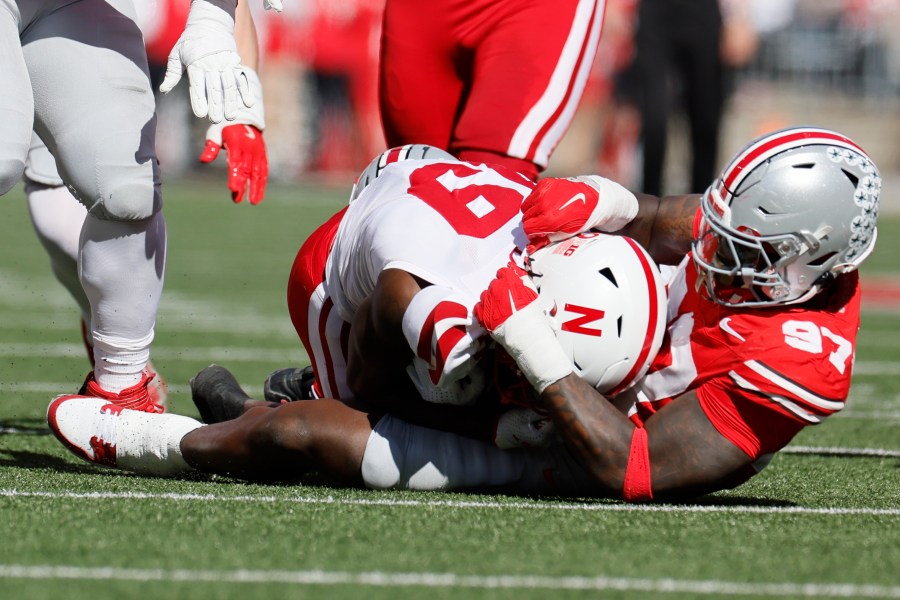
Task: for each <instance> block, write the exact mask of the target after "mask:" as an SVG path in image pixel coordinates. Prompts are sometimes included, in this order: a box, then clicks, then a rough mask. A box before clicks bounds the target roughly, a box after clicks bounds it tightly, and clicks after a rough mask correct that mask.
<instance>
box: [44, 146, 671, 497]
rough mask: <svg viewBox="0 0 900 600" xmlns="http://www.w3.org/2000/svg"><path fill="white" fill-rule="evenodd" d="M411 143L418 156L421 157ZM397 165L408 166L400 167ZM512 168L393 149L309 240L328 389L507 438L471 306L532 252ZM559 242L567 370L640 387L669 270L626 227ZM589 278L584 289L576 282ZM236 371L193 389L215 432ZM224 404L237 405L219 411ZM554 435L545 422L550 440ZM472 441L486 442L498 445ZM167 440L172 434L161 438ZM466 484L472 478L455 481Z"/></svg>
mask: <svg viewBox="0 0 900 600" xmlns="http://www.w3.org/2000/svg"><path fill="white" fill-rule="evenodd" d="M412 152H416V153H417V154H416V156H415V157H412V158H411V157H410V154H411V153H412ZM426 155H427V156H426ZM416 158H418V160H417V159H416ZM402 159H405V160H402ZM393 161H400V162H397V163H396V164H393V165H388V166H385V165H386V164H388V163H390V162H393ZM382 169H383V173H382V174H381V176H378V174H379V171H381V170H382ZM498 169H500V168H497V167H493V168H492V167H488V166H487V165H484V164H472V163H466V162H461V161H457V160H455V159H453V158H452V157H451V156H449V155H448V154H446V153H445V152H442V151H439V150H436V149H434V148H428V147H425V148H423V147H412V148H409V147H406V148H400V149H396V150H392V151H388V152H386V153H385V154H384V155H383V156H382V157H379V159H377V160H376V161H375V162H373V164H372V165H371V166H370V168H369V169H367V171H366V172H365V173H364V174H363V175H362V176H361V177H360V179H359V180H358V182H357V185H356V186H355V189H354V192H353V194H352V199H351V203H350V205H349V206H348V207H347V208H346V209H345V210H343V211H341V212H339V213H338V214H337V215H336V216H335V217H334V218H333V219H332V220H330V221H329V222H327V223H325V224H324V225H323V226H322V227H321V228H320V229H319V230H317V232H315V233H314V234H313V235H312V236H310V238H309V239H308V240H307V241H306V242H305V243H304V245H303V247H302V248H301V250H300V252H299V253H298V255H297V260H296V261H295V264H294V268H293V270H292V274H291V282H290V286H291V287H290V290H289V298H290V299H289V303H290V305H291V315H292V318H293V320H294V322H295V323H296V324H297V328H298V332H299V333H300V335H301V338H302V339H303V341H304V344H305V345H306V347H307V350H308V352H309V354H310V356H314V357H315V364H316V375H317V379H318V382H317V383H316V388H317V392H318V393H323V391H327V392H328V393H331V394H333V395H334V396H335V397H336V398H339V399H340V400H341V402H339V403H338V404H344V405H345V406H348V407H349V406H359V407H363V406H365V407H367V408H366V409H365V410H366V411H367V412H369V413H371V414H372V415H375V414H376V413H377V414H382V413H384V412H385V410H390V411H391V412H392V413H393V414H394V415H395V417H396V416H397V415H403V416H404V417H407V418H408V419H409V420H411V421H414V422H418V423H424V424H426V425H429V426H431V427H433V428H435V429H447V428H452V429H455V430H456V431H462V432H464V433H465V434H466V435H467V436H470V437H471V438H480V439H482V440H492V439H494V440H496V438H495V432H494V431H493V428H494V425H495V423H497V414H498V409H502V407H501V406H499V405H498V404H497V402H496V400H497V398H496V396H497V392H496V390H495V388H494V387H493V386H494V376H493V372H492V369H491V363H490V358H489V357H490V350H489V349H488V348H487V347H486V345H487V344H486V342H487V340H486V336H485V335H484V330H483V329H482V328H481V327H480V325H479V324H478V323H477V322H475V321H474V319H473V318H472V308H473V307H474V305H475V304H476V302H477V300H478V297H479V294H480V293H481V292H482V291H484V289H485V288H486V286H487V284H488V282H490V281H491V279H492V278H493V276H494V274H495V273H496V271H497V269H498V268H500V267H503V266H505V265H507V264H508V263H509V262H510V259H511V257H512V256H514V255H516V249H517V247H518V248H519V249H521V248H523V247H524V245H525V243H526V239H525V237H524V236H523V232H522V229H521V215H520V213H519V207H520V206H521V203H522V200H523V199H524V198H525V197H526V196H527V195H528V194H529V193H530V191H531V190H532V189H533V187H534V184H533V183H532V182H531V181H530V180H529V179H527V178H525V177H523V176H522V175H520V174H517V173H513V172H509V171H506V170H502V169H501V170H498ZM373 180H374V181H373ZM597 181H598V184H599V185H602V186H603V187H604V189H605V191H606V192H607V199H608V200H609V202H608V203H607V206H608V207H610V210H609V211H607V214H606V217H607V218H606V219H605V220H606V223H607V225H608V226H609V227H611V228H619V227H621V226H622V225H623V224H624V223H626V222H627V221H629V220H630V219H632V218H633V217H634V216H635V212H636V211H637V208H638V207H637V201H636V199H635V197H634V196H633V195H632V194H631V193H630V192H627V191H626V190H624V188H621V187H620V186H618V185H616V184H614V183H612V182H608V181H601V180H599V179H598V180H597ZM613 209H615V210H613ZM555 250H558V251H553V252H551V251H549V250H548V251H547V252H546V253H545V254H546V256H544V257H538V256H535V257H533V258H532V259H531V261H530V263H529V268H530V269H532V270H533V271H534V272H535V273H538V272H539V273H541V281H542V283H541V284H540V285H541V288H542V294H543V297H544V298H545V300H547V303H548V310H551V311H552V312H554V313H555V314H556V315H557V317H558V329H559V331H558V332H557V335H559V337H560V339H561V340H569V342H571V345H570V356H569V357H567V358H566V360H565V364H564V365H563V367H564V368H567V369H568V370H571V369H572V368H573V366H572V365H573V360H574V361H577V362H579V363H580V364H579V368H580V369H581V371H580V372H581V373H582V375H583V376H584V377H586V378H590V379H591V380H592V382H593V383H594V384H596V385H598V387H600V388H601V389H603V390H604V391H609V390H611V389H612V388H613V387H615V386H624V385H627V383H628V382H629V381H631V380H633V379H635V378H637V377H639V376H640V374H641V372H642V371H643V370H645V369H646V368H647V366H648V365H649V362H650V360H651V359H652V356H653V355H654V354H655V351H656V349H657V348H658V346H659V344H660V343H661V341H662V333H663V323H664V318H663V315H664V310H665V295H664V288H663V285H662V281H661V278H660V276H659V274H658V271H657V270H656V267H655V265H654V264H653V263H652V261H651V260H650V259H649V257H648V255H647V254H646V251H644V250H643V249H642V248H641V247H640V246H638V245H637V244H636V243H634V242H632V241H630V240H628V239H627V238H624V237H614V236H598V235H589V236H585V237H583V238H579V239H578V240H576V241H573V242H566V246H565V248H558V249H555ZM563 270H565V273H562V271H563ZM323 273H324V277H323ZM557 274H558V275H561V276H560V277H557V278H556V279H554V275H557ZM575 277H577V279H576V281H577V282H578V284H579V285H577V286H571V285H568V284H570V283H571V282H572V281H573V278H575ZM598 292H599V293H598ZM601 297H602V298H601ZM626 346H627V347H626ZM604 361H605V362H604ZM601 362H603V363H604V364H603V365H600V363H601ZM507 364H511V362H510V363H507ZM223 371H224V370H222V369H221V368H219V369H218V370H216V368H215V367H214V368H212V369H207V370H204V372H202V373H201V374H199V375H198V376H197V377H196V378H195V381H194V385H193V388H194V390H193V391H194V392H195V395H196V394H197V393H198V391H199V392H202V393H204V394H207V395H208V396H209V397H208V398H206V399H205V404H201V403H198V406H199V407H200V408H201V412H204V413H206V414H204V417H205V420H207V421H208V422H211V423H216V422H221V421H224V422H222V423H219V424H218V425H213V427H216V428H218V429H219V430H220V431H221V432H222V433H223V434H225V433H226V432H227V431H230V430H231V428H232V425H231V423H232V421H231V419H233V418H235V417H238V416H239V415H242V413H244V409H245V403H246V401H247V400H248V397H247V396H246V395H245V394H243V393H242V392H241V391H240V390H239V388H237V389H235V388H236V383H235V382H234V381H233V379H231V378H230V376H229V375H228V374H227V371H226V372H224V373H223ZM510 376H511V377H512V372H511V373H510ZM198 379H203V380H205V383H198V381H197V380H198ZM223 385H224V386H226V387H227V386H231V387H232V390H231V392H229V393H227V394H225V396H227V398H226V397H223V394H221V393H220V392H221V391H222V390H221V387H222V386H223ZM519 387H521V386H519ZM504 391H506V390H504ZM82 399H83V398H82ZM195 399H196V397H195ZM423 399H424V400H427V402H423ZM504 399H505V400H515V399H516V398H514V397H513V395H512V394H506V395H505V396H504ZM217 400H224V402H223V403H222V405H220V406H215V402H216V401H217ZM519 400H520V401H527V399H526V398H522V399H519ZM332 403H334V400H331V399H329V400H327V401H323V402H321V403H320V402H319V401H315V403H314V404H312V405H311V406H319V405H320V404H321V405H322V406H323V407H324V408H325V409H326V410H327V411H330V410H339V411H342V409H340V408H337V409H329V408H327V407H328V406H329V405H331V404H332ZM296 404H298V403H292V404H285V405H283V406H279V405H278V404H277V403H276V404H274V405H266V404H265V403H264V404H263V406H265V410H266V411H267V413H268V412H272V416H275V415H276V413H277V414H281V415H284V418H285V419H286V420H285V421H284V422H285V424H287V423H288V422H289V420H290V417H289V415H290V414H291V413H292V412H293V411H294V409H293V406H294V405H296ZM299 404H304V403H299ZM70 406H75V405H68V404H67V405H66V407H67V408H66V409H65V410H63V411H62V412H60V411H59V410H56V409H51V415H52V416H51V417H50V419H51V422H52V423H54V426H56V425H59V424H60V423H62V422H66V421H68V418H67V417H66V416H63V415H64V413H68V408H69V407H70ZM204 406H206V408H207V409H208V410H206V411H204ZM273 406H274V409H275V410H274V411H273V410H272V408H273ZM523 411H524V419H525V420H527V419H530V418H535V415H536V413H533V412H532V411H527V410H526V409H524V408H523V409H519V408H513V409H511V410H508V411H504V412H503V413H502V414H503V415H504V416H505V415H508V414H510V413H512V414H513V415H517V416H519V418H522V417H523ZM130 412H131V411H129V413H126V415H128V414H130ZM361 414H362V413H361ZM245 418H248V417H245V416H241V417H240V419H238V420H241V419H245ZM167 420H168V421H169V422H171V424H172V427H175V428H176V429H178V430H179V431H180V432H181V433H183V430H181V428H182V427H196V426H198V425H199V423H197V422H196V421H193V420H191V419H186V418H183V417H177V416H175V415H170V416H168V417H167ZM150 422H156V423H159V421H156V420H151V421H148V423H150ZM245 422H246V421H245ZM386 423H387V422H386ZM523 425H524V427H523V428H522V429H521V430H520V432H521V433H524V434H525V436H526V437H528V441H530V442H531V443H537V442H546V441H549V440H546V439H544V440H542V439H537V438H538V437H539V436H534V435H532V434H534V433H535V432H532V431H531V430H530V429H529V427H528V426H529V423H528V422H525V423H523ZM61 426H62V427H63V428H65V425H61ZM150 429H156V430H157V431H160V432H161V431H163V430H170V431H171V427H163V428H162V429H159V428H154V427H151V428H150ZM549 429H550V428H549V426H548V427H547V428H543V430H542V431H543V432H544V434H545V437H548V436H546V432H548V431H549ZM328 430H329V428H328V427H323V429H322V430H321V431H322V432H326V431H328ZM420 430H421V431H423V432H427V431H431V430H429V429H424V428H420ZM148 431H149V429H148ZM246 431H247V432H249V431H250V429H249V428H248V429H247V430H246ZM537 433H540V432H537ZM126 437H127V436H126ZM456 437H457V436H456V435H455V434H450V437H449V438H448V439H450V440H452V439H454V438H456ZM60 439H61V440H63V441H64V443H66V444H67V445H68V446H69V447H70V448H75V447H77V445H78V444H77V442H76V443H74V444H73V443H71V442H70V441H68V440H69V438H68V436H67V434H61V437H60ZM119 439H125V438H119ZM167 439H171V438H167ZM378 439H382V438H381V437H379V438H378ZM461 439H463V438H461ZM464 440H465V441H464V442H463V443H464V444H465V443H469V442H472V443H475V444H476V447H480V445H481V444H484V443H489V442H486V441H476V440H475V439H469V438H464ZM498 441H499V440H498ZM507 441H509V440H507ZM513 441H515V440H513ZM524 441H525V440H521V439H520V443H522V442H524ZM153 445H154V446H156V447H158V448H162V447H168V445H169V442H168V441H165V440H163V439H162V438H160V439H158V440H157V441H156V442H153ZM507 445H511V444H507ZM101 446H102V444H101ZM127 453H128V452H127V451H125V452H124V453H123V452H112V450H111V449H110V448H108V447H106V446H103V447H102V448H99V449H96V448H95V449H94V450H91V451H90V455H91V456H92V459H94V460H96V461H98V462H109V461H110V460H111V459H112V460H117V459H116V456H124V454H127ZM377 454H378V453H376V455H377ZM223 456H224V455H223ZM499 456H500V457H501V460H505V458H506V457H505V456H503V455H499ZM247 458H248V459H249V458H250V456H249V455H248V457H247ZM451 459H452V460H456V467H457V468H461V469H464V470H465V471H466V472H469V473H471V474H472V476H475V477H477V478H478V480H480V481H488V480H489V479H490V478H487V479H485V476H486V475H488V474H489V471H488V472H485V471H483V470H481V469H478V468H473V466H472V465H471V464H470V463H469V462H468V461H466V460H461V461H460V460H459V459H458V457H456V456H455V455H454V456H452V457H451ZM127 461H128V459H125V462H124V463H119V462H118V461H117V463H116V464H121V465H124V464H127ZM490 462H491V461H490V460H489V461H487V463H486V464H490ZM383 477H384V475H383V474H372V475H371V479H372V481H371V484H372V485H383V484H379V483H376V481H377V480H383ZM453 485H468V484H467V483H466V482H465V481H455V480H454V484H453Z"/></svg>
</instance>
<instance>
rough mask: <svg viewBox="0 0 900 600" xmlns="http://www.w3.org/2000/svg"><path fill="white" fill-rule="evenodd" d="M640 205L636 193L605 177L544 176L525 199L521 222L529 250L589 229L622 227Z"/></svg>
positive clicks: (608, 229) (611, 229) (612, 229)
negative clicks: (562, 177)
mask: <svg viewBox="0 0 900 600" xmlns="http://www.w3.org/2000/svg"><path fill="white" fill-rule="evenodd" d="M601 197H602V198H601ZM637 209H638V205H637V198H635V196H634V194H632V193H631V192H629V191H628V190H626V189H625V188H623V187H622V186H620V185H619V184H617V183H615V182H613V181H610V180H609V179H604V178H603V177H598V176H596V175H589V176H582V177H569V178H566V179H557V178H547V179H542V180H540V181H539V182H538V183H537V186H536V187H535V188H534V190H533V191H532V192H531V194H529V195H528V197H527V198H525V201H524V202H523V203H522V226H523V227H524V229H525V234H526V235H527V236H528V239H529V241H530V242H531V243H530V244H529V246H528V253H529V254H530V253H532V252H534V251H535V250H538V249H540V248H543V247H544V246H546V245H547V244H549V243H550V242H558V241H560V240H564V239H567V238H570V237H572V236H574V235H578V234H579V233H583V232H585V231H587V230H589V229H595V228H596V229H600V230H601V231H607V232H609V231H616V230H618V229H621V228H622V227H624V226H625V225H627V224H628V223H629V222H630V221H631V220H632V219H633V218H634V217H635V215H637Z"/></svg>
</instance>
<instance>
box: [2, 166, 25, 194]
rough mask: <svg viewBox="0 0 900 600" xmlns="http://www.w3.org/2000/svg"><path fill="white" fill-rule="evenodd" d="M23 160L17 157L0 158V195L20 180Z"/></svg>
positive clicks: (23, 167)
mask: <svg viewBox="0 0 900 600" xmlns="http://www.w3.org/2000/svg"><path fill="white" fill-rule="evenodd" d="M23 173H25V161H24V160H22V159H17V158H0V196H2V195H3V194H5V193H7V192H8V191H9V190H11V189H13V188H14V187H15V185H16V184H17V183H19V182H20V181H21V180H22V174H23Z"/></svg>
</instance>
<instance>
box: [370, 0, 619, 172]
mask: <svg viewBox="0 0 900 600" xmlns="http://www.w3.org/2000/svg"><path fill="white" fill-rule="evenodd" d="M605 8H606V2H605V0H562V1H561V0H557V1H554V2H547V1H539V2H521V1H520V0H499V1H498V0H475V1H473V0H445V1H439V2H431V3H429V5H428V10H427V11H423V10H422V5H421V3H420V2H417V1H416V0H388V2H387V3H386V5H385V12H384V20H383V27H382V34H381V35H382V36H381V62H380V65H379V105H380V107H381V119H382V124H383V126H384V132H385V139H386V141H387V144H388V146H389V147H394V146H402V145H404V144H412V143H421V144H429V145H431V146H436V147H438V148H443V149H445V150H447V151H449V152H450V153H451V154H453V155H454V156H457V157H458V158H460V159H462V160H466V161H469V162H486V163H488V164H500V165H503V166H504V167H506V168H509V169H512V170H514V171H516V172H518V173H522V174H523V175H525V176H527V177H529V178H530V179H532V180H536V179H537V176H538V173H540V172H541V171H543V170H544V169H545V168H546V167H547V162H548V160H549V158H550V154H551V153H552V152H553V150H554V149H555V148H556V145H557V144H558V143H559V141H560V140H561V139H562V136H563V134H564V133H565V132H566V130H567V129H568V127H569V124H570V123H571V121H572V116H573V114H574V113H575V109H576V108H577V106H578V103H579V101H580V100H581V95H582V92H583V91H584V86H585V82H586V81H587V78H588V74H589V72H590V70H591V64H592V63H593V61H594V56H595V55H596V53H597V44H598V43H599V40H600V32H601V29H602V26H603V17H604V12H605Z"/></svg>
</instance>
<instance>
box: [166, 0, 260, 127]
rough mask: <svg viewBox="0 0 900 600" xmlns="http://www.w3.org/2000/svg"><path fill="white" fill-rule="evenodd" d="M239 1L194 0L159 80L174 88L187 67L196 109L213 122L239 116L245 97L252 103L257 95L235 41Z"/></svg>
mask: <svg viewBox="0 0 900 600" xmlns="http://www.w3.org/2000/svg"><path fill="white" fill-rule="evenodd" d="M235 6H236V0H192V2H191V10H190V12H189V13H188V19H187V24H186V25H185V27H184V32H183V33H182V34H181V37H180V38H178V41H177V42H176V43H175V46H174V47H173V48H172V52H170V53H169V61H168V64H167V66H166V77H165V79H164V80H163V82H162V85H160V86H159V91H161V92H162V93H163V94H165V93H168V92H170V91H172V89H174V88H175V86H176V85H177V84H178V82H179V81H181V75H182V73H183V71H184V68H185V67H186V68H187V74H188V82H189V85H190V94H191V107H192V108H193V110H194V114H195V115H197V116H198V117H200V118H203V117H209V120H210V121H212V122H213V123H219V122H220V121H222V119H223V118H225V119H228V120H229V121H232V120H234V118H235V117H236V116H237V111H238V108H239V106H240V105H241V103H242V104H243V105H244V106H247V107H250V106H253V104H254V103H255V100H256V99H255V98H254V97H253V94H252V92H251V91H250V84H249V82H248V80H247V75H246V74H245V72H244V69H243V68H242V67H241V59H240V56H238V53H237V44H236V43H235V41H234V9H235ZM238 94H240V100H238Z"/></svg>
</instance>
